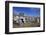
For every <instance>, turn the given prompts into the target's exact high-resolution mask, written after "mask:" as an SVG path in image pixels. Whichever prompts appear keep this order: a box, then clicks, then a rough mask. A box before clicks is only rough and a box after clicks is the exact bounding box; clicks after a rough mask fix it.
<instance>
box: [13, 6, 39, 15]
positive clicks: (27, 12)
mask: <svg viewBox="0 0 46 35" xmlns="http://www.w3.org/2000/svg"><path fill="white" fill-rule="evenodd" d="M13 12H14V14H16V13H24V14H25V15H26V16H40V8H31V7H30V8H29V7H13Z"/></svg>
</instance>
